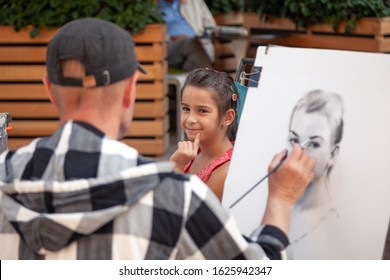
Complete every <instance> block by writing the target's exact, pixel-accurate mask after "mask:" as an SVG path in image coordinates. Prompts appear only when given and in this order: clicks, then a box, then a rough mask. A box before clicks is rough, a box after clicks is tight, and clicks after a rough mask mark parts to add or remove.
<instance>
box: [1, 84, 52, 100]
mask: <svg viewBox="0 0 390 280" xmlns="http://www.w3.org/2000/svg"><path fill="white" fill-rule="evenodd" d="M1 100H3V101H4V100H26V101H27V100H46V101H49V98H48V96H47V94H46V91H45V87H44V86H43V84H0V101H1Z"/></svg>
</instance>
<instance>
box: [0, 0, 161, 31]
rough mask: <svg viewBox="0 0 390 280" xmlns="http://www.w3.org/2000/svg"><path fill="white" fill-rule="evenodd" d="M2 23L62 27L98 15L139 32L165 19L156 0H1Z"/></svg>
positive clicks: (0, 21)
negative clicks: (155, 2)
mask: <svg viewBox="0 0 390 280" xmlns="http://www.w3.org/2000/svg"><path fill="white" fill-rule="evenodd" d="M0 3H1V4H0V25H13V26H15V29H16V30H20V29H22V28H24V27H26V26H28V25H32V26H33V27H34V28H33V30H32V32H31V36H32V37H34V36H36V35H38V34H39V30H40V28H42V27H47V28H51V27H58V26H62V25H64V24H65V23H67V22H69V21H72V20H74V19H78V18H84V17H97V18H101V19H106V20H109V21H111V22H114V23H116V24H118V25H119V26H121V27H123V28H124V29H126V30H128V31H130V32H131V33H133V34H135V33H137V32H139V31H141V30H143V29H144V28H145V27H146V25H147V24H151V23H162V22H164V19H163V17H162V15H161V13H160V12H159V11H158V10H157V7H156V6H155V4H154V2H153V0H40V1H34V0H0Z"/></svg>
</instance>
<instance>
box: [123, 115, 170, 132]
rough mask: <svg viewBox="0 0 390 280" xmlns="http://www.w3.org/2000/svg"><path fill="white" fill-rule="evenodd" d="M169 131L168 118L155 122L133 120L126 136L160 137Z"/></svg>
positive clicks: (166, 116)
mask: <svg viewBox="0 0 390 280" xmlns="http://www.w3.org/2000/svg"><path fill="white" fill-rule="evenodd" d="M168 129H169V116H168V115H165V116H164V117H163V118H161V119H155V120H134V121H133V122H132V123H131V126H130V128H129V131H128V133H127V134H126V136H129V137H162V136H163V135H164V134H165V133H166V132H167V131H168Z"/></svg>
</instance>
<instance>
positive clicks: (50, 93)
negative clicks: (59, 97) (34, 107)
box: [42, 75, 57, 106]
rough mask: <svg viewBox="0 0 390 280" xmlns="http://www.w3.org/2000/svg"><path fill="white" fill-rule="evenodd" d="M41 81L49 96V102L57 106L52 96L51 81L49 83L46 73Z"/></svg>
mask: <svg viewBox="0 0 390 280" xmlns="http://www.w3.org/2000/svg"><path fill="white" fill-rule="evenodd" d="M42 82H43V85H44V86H45V90H46V93H47V96H48V97H49V100H50V102H51V103H53V104H54V105H56V106H57V102H56V100H55V98H54V97H53V91H52V89H51V83H50V81H49V78H48V77H47V75H46V76H45V77H43V78H42Z"/></svg>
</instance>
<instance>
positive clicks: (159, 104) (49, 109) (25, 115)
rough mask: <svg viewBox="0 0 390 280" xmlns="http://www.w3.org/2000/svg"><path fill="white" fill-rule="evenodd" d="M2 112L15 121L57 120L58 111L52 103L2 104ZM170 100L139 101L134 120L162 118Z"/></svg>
mask: <svg viewBox="0 0 390 280" xmlns="http://www.w3.org/2000/svg"><path fill="white" fill-rule="evenodd" d="M0 104H1V111H2V112H8V113H10V114H11V115H12V118H14V119H18V118H19V119H34V118H57V109H56V107H55V106H54V105H53V104H51V103H50V102H9V101H5V102H1V103H0ZM168 108H169V103H168V98H167V97H166V98H164V99H161V100H153V101H148V102H144V101H139V102H138V101H137V102H136V103H135V107H134V118H162V117H164V115H165V114H166V113H167V112H168Z"/></svg>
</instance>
